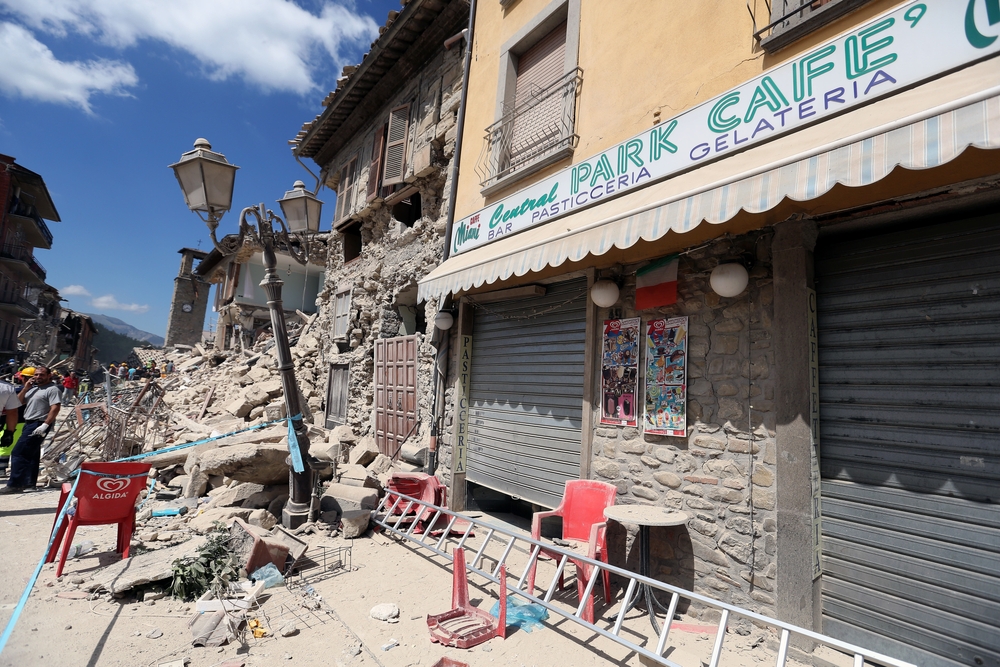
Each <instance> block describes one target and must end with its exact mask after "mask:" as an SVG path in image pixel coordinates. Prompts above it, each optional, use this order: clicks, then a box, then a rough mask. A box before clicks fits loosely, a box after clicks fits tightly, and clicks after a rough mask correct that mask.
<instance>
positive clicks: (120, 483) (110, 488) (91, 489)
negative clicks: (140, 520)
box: [45, 463, 150, 577]
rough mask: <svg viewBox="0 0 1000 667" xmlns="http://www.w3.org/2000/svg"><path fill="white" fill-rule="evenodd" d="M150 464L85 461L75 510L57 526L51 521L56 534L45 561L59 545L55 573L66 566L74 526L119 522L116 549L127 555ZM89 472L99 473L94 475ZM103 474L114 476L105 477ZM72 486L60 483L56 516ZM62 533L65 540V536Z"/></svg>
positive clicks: (59, 573)
mask: <svg viewBox="0 0 1000 667" xmlns="http://www.w3.org/2000/svg"><path fill="white" fill-rule="evenodd" d="M149 468H150V465H149V464H148V463H84V464H82V465H81V466H80V481H79V483H78V484H77V486H76V499H77V504H76V511H75V512H74V513H73V514H68V515H67V516H66V517H65V518H64V519H63V521H62V523H61V524H60V525H58V526H56V525H55V522H53V525H52V529H53V531H55V534H56V537H55V539H54V540H52V548H51V549H49V553H48V556H47V557H46V559H45V562H46V563H51V562H52V561H54V560H55V559H56V553H57V552H59V545H60V544H62V547H63V548H62V551H61V553H60V556H59V566H58V567H57V568H56V576H57V577H61V576H62V572H63V567H65V565H66V555H67V554H68V553H69V548H70V546H71V545H72V544H73V536H74V535H75V534H76V528H77V526H103V525H107V524H110V523H116V524H118V544H117V546H116V547H115V551H117V552H118V553H120V554H121V555H122V558H128V551H129V545H130V544H131V542H132V532H133V531H134V530H135V501H136V499H137V498H138V497H139V493H141V492H142V490H143V489H145V488H146V484H147V481H146V480H147V479H148V475H149ZM89 473H99V474H97V475H93V474H89ZM104 475H114V477H108V476H104ZM72 488H73V485H72V484H70V483H68V482H67V483H65V484H63V485H62V493H61V494H60V496H59V506H58V507H57V508H56V519H57V520H58V519H59V513H60V512H61V511H62V508H63V505H64V504H66V503H67V502H70V501H71V498H70V497H69V494H70V491H71V490H72ZM64 535H65V539H64Z"/></svg>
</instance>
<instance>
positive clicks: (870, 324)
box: [816, 215, 1000, 667]
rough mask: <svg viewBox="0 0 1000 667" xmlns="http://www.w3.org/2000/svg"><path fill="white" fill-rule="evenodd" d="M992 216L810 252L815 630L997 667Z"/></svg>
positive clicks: (997, 268) (885, 648)
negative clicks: (816, 471)
mask: <svg viewBox="0 0 1000 667" xmlns="http://www.w3.org/2000/svg"><path fill="white" fill-rule="evenodd" d="M998 258H1000V216H995V215H994V216H988V217H985V218H977V219H974V220H964V221H956V222H949V223H947V224H944V225H935V226H932V227H925V228H922V229H911V230H907V231H905V232H898V233H892V234H885V235H880V236H876V237H870V238H866V239H861V240H856V239H855V240H851V241H849V242H842V243H839V244H834V245H831V246H830V247H822V246H821V247H820V248H819V250H818V251H817V265H816V267H817V292H818V306H819V346H820V350H819V352H820V401H821V410H820V457H821V458H820V460H821V472H822V513H823V523H822V529H823V570H824V574H823V582H822V597H823V600H822V604H823V630H824V631H825V632H826V633H828V634H831V635H833V636H835V637H839V638H841V639H844V640H846V641H850V642H853V643H856V644H861V645H865V646H867V647H869V648H872V649H875V650H878V651H881V652H883V653H886V654H888V655H892V656H894V657H898V658H902V659H904V660H909V661H911V662H915V663H917V664H920V665H940V666H948V667H954V666H956V665H998V664H1000V630H998V619H1000V504H998V503H1000V345H998V338H1000V261H998Z"/></svg>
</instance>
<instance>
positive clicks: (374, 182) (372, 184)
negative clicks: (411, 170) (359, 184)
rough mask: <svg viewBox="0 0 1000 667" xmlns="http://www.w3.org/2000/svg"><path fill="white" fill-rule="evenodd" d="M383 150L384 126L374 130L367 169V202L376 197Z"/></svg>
mask: <svg viewBox="0 0 1000 667" xmlns="http://www.w3.org/2000/svg"><path fill="white" fill-rule="evenodd" d="M384 150H385V125H384V124H383V125H381V126H379V128H378V129H377V130H375V137H374V139H373V141H372V161H371V164H370V165H369V167H368V201H371V200H373V199H375V197H377V196H378V184H379V180H381V176H382V174H380V173H379V172H380V171H381V170H382V152H383V151H384Z"/></svg>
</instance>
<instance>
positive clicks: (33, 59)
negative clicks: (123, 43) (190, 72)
mask: <svg viewBox="0 0 1000 667" xmlns="http://www.w3.org/2000/svg"><path fill="white" fill-rule="evenodd" d="M0 60H2V61H3V63H4V66H3V67H0V91H3V92H5V93H7V94H8V95H11V96H20V97H25V98H28V99H33V100H39V101H42V102H55V103H57V104H70V105H73V106H78V107H80V108H81V109H83V110H84V111H86V112H88V113H90V97H91V95H94V94H95V93H106V94H111V95H125V94H127V92H126V90H127V88H129V87H131V86H134V85H135V84H136V83H137V82H138V80H139V79H138V77H137V76H136V74H135V70H133V69H132V66H131V65H129V64H127V63H123V62H119V61H114V60H88V61H86V62H81V61H73V62H65V61H61V60H59V59H57V58H56V57H55V55H53V53H52V51H51V50H49V47H47V46H45V45H44V44H42V43H41V42H39V41H38V40H37V39H35V37H34V35H32V34H31V33H30V32H28V31H27V30H25V29H24V28H22V27H21V26H19V25H14V24H13V23H0Z"/></svg>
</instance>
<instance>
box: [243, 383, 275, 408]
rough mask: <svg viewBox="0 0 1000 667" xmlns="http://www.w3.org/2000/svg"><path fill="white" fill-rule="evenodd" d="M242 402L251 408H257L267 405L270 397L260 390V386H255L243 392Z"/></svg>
mask: <svg viewBox="0 0 1000 667" xmlns="http://www.w3.org/2000/svg"><path fill="white" fill-rule="evenodd" d="M243 400H245V401H246V402H247V403H249V404H250V405H252V406H253V407H257V406H258V405H264V404H265V403H267V402H268V401H269V400H271V397H270V396H268V395H267V392H266V391H264V390H263V389H261V388H260V385H257V384H255V385H254V386H252V387H250V388H249V389H247V390H246V391H245V392H244V394H243Z"/></svg>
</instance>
